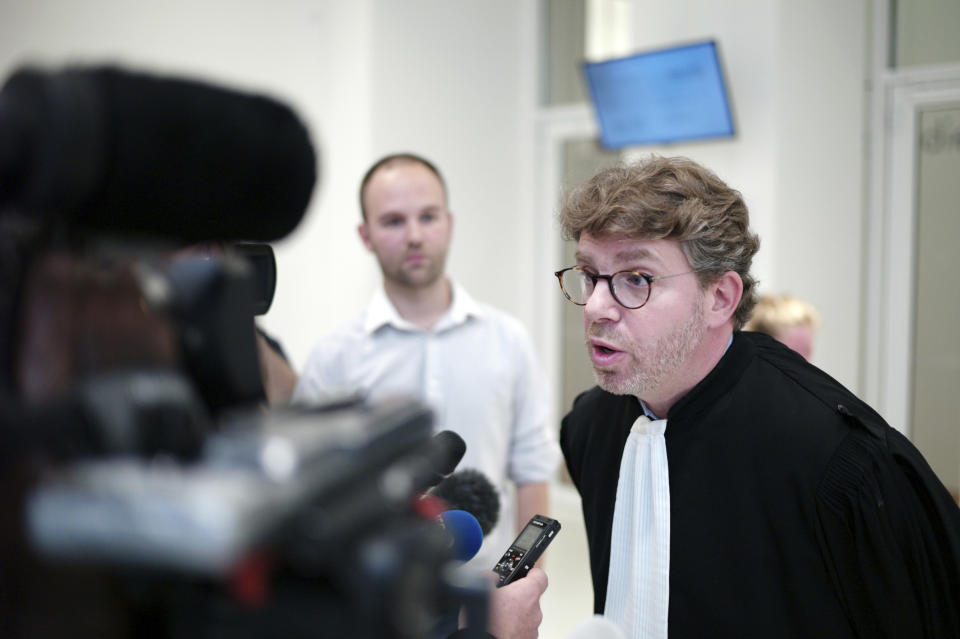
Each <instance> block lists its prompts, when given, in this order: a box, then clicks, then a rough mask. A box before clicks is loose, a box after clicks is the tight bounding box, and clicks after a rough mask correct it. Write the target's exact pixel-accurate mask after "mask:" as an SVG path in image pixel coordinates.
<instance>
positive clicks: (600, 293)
mask: <svg viewBox="0 0 960 639" xmlns="http://www.w3.org/2000/svg"><path fill="white" fill-rule="evenodd" d="M622 311H623V307H622V306H620V303H619V302H617V300H616V299H614V297H613V291H611V290H610V283H609V282H608V281H607V280H599V279H598V280H597V283H596V284H595V285H594V287H593V291H592V292H591V293H590V296H589V297H588V298H587V303H586V304H585V305H584V307H583V316H584V318H585V319H588V320H590V321H591V322H592V321H597V320H610V321H614V322H615V321H617V320H619V319H620V315H621V313H622Z"/></svg>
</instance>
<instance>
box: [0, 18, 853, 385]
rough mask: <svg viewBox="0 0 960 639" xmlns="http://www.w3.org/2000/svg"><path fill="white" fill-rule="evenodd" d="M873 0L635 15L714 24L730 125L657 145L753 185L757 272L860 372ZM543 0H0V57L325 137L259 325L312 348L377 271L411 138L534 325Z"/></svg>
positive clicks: (461, 247)
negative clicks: (394, 154) (188, 85)
mask: <svg viewBox="0 0 960 639" xmlns="http://www.w3.org/2000/svg"><path fill="white" fill-rule="evenodd" d="M867 2H868V0H858V1H856V2H849V3H839V4H838V3H835V2H830V1H828V0H811V1H809V2H804V3H791V2H787V1H786V0H782V1H781V2H769V1H768V0H725V1H723V2H716V1H711V0H686V1H684V2H679V1H678V2H671V3H662V2H653V1H652V0H637V1H636V2H635V3H634V5H635V6H634V17H633V28H632V33H633V38H634V41H635V42H636V45H637V48H649V47H652V46H657V45H661V44H668V43H672V42H677V41H682V40H691V39H696V38H702V37H706V36H712V37H715V38H717V39H718V41H719V42H720V44H721V47H722V52H723V55H724V58H725V61H726V65H727V72H728V79H729V82H730V86H731V91H732V95H733V99H734V103H735V109H736V118H737V123H738V129H739V132H738V137H737V139H736V140H735V141H733V142H710V143H704V144H698V145H687V146H677V147H671V148H670V149H665V150H663V151H664V152H678V153H680V152H682V153H684V154H688V155H691V156H693V157H695V158H697V159H699V160H701V161H703V162H704V163H705V164H706V165H708V166H710V167H712V168H713V169H714V170H716V171H717V173H719V174H720V176H721V177H723V178H725V179H726V180H728V181H729V182H730V183H731V184H732V185H733V186H735V187H736V188H738V189H740V190H741V191H742V192H743V193H744V195H745V197H746V200H747V202H748V204H749V205H750V206H751V209H752V211H753V216H754V224H755V227H756V229H757V230H758V231H759V232H760V234H761V236H762V239H763V247H762V248H761V253H760V255H759V257H758V258H757V272H758V275H759V276H760V278H761V280H762V286H763V288H764V289H765V290H771V291H773V290H789V291H790V292H793V293H794V294H797V295H799V296H802V297H805V298H808V299H810V300H811V301H813V302H814V303H815V304H816V305H817V306H818V307H819V308H820V310H821V312H822V314H823V316H824V326H823V330H822V332H821V335H820V338H819V342H818V351H817V355H816V360H817V362H818V363H819V364H821V365H822V366H823V367H824V368H825V369H827V370H828V371H830V372H831V373H833V374H834V375H835V376H837V377H838V378H839V379H840V380H841V381H843V382H844V383H846V384H848V385H850V386H853V387H856V385H857V373H858V360H859V354H858V343H859V342H858V333H859V329H860V322H861V318H860V312H859V309H860V277H861V272H862V269H861V266H860V264H861V246H860V240H859V237H860V225H861V219H862V218H861V213H862V204H861V191H862V187H861V179H862V175H861V174H862V170H861V153H862V151H861V149H862V135H863V124H862V123H863V113H862V97H861V96H862V92H863V77H864V75H863V73H864V68H865V63H864V57H863V56H864V51H865V45H864V42H865V37H866V35H865V24H866V18H865V15H864V13H865V5H866V3H867ZM536 6H537V5H536V2H534V0H524V1H522V2H516V1H514V0H490V1H488V2H482V3H481V2H449V1H444V0H405V1H404V2H395V1H392V0H357V1H352V2H337V1H335V0H277V1H275V2H272V3H269V4H268V3H264V2H260V1H258V0H235V1H232V2H226V1H221V2H190V1H189V0H169V1H168V2H165V3H162V4H150V5H146V4H143V3H127V2H122V1H121V0H87V1H86V2H84V3H83V6H82V8H81V7H80V3H76V4H66V3H62V2H58V1H56V0H33V1H32V2H30V3H23V2H18V1H15V0H0V73H2V74H3V75H4V76H6V75H7V74H8V73H9V72H10V71H11V70H12V69H13V68H15V67H16V66H17V65H18V64H19V63H21V62H23V61H25V60H39V61H41V62H49V63H52V64H59V63H61V62H63V61H66V60H74V59H77V58H81V59H86V60H91V61H103V60H105V59H110V60H116V61H120V62H123V63H129V64H132V65H133V64H135V65H138V66H141V67H146V68H149V69H157V70H165V71H177V72H187V73H190V74H194V75H195V74H201V75H203V76H207V77H210V78H213V79H216V80H218V81H222V82H225V83H228V84H235V85H238V86H241V87H244V88H249V89H256V90H262V91H265V92H267V93H271V94H273V95H275V96H277V97H279V98H281V99H284V100H286V101H288V102H290V103H291V104H292V105H293V106H294V107H295V108H296V109H297V110H298V111H299V112H300V114H301V116H302V117H303V118H304V120H305V121H306V122H307V124H308V126H309V127H310V129H311V131H312V133H313V136H314V140H315V142H316V143H317V144H318V147H319V149H320V152H321V157H322V174H323V179H322V184H321V186H320V188H319V189H318V190H317V192H316V193H315V195H314V199H313V202H312V205H311V210H310V212H309V213H308V215H307V217H306V219H305V221H304V223H303V224H302V225H301V227H300V228H299V229H298V230H297V231H296V232H295V233H294V234H293V235H292V236H291V237H290V238H288V239H286V240H284V241H282V242H280V243H278V244H277V250H278V261H279V268H280V281H279V284H278V290H277V296H276V299H275V302H274V308H273V310H271V312H270V314H269V315H268V316H267V317H266V318H264V324H265V326H266V327H267V328H268V329H269V330H270V331H271V332H273V333H275V334H276V335H277V336H278V337H279V338H280V339H281V340H282V342H283V343H284V345H285V346H286V347H287V349H288V351H289V352H290V355H291V356H292V359H293V361H294V363H295V364H296V365H300V364H302V363H303V361H304V358H305V357H306V354H307V352H308V351H309V348H310V345H311V344H312V343H313V341H314V340H315V339H316V337H317V336H318V335H320V334H321V333H322V332H325V331H327V330H329V329H331V328H332V327H333V326H334V325H335V324H336V323H338V322H340V321H341V320H343V319H344V318H346V317H347V316H349V315H350V314H352V313H353V312H355V311H356V310H357V309H359V308H360V307H361V306H362V305H363V303H364V302H365V301H366V299H367V297H368V296H369V294H370V292H371V291H372V289H373V287H375V286H376V285H377V283H378V281H379V273H378V272H377V270H376V266H375V264H374V262H373V260H372V259H371V258H370V257H369V256H368V255H367V254H366V253H365V251H364V250H363V248H362V246H361V244H360V243H359V241H358V240H357V239H356V234H355V226H356V223H357V221H358V217H359V212H358V208H357V204H356V187H357V182H358V180H359V178H360V176H361V174H362V173H363V171H364V169H365V168H366V166H367V165H368V164H369V163H370V162H372V161H373V160H374V159H376V158H377V157H379V156H380V155H381V154H383V153H387V152H391V151H397V150H412V151H416V152H421V153H424V154H426V155H427V156H429V157H431V158H433V159H434V160H436V161H437V163H438V164H439V165H440V167H441V169H442V170H443V171H444V172H445V174H446V177H447V179H448V182H449V186H450V194H451V202H452V207H453V210H454V214H455V216H456V218H455V219H456V225H455V239H454V245H453V251H452V254H451V263H450V268H451V271H452V273H453V274H454V276H455V277H456V278H458V279H459V280H461V281H462V282H463V283H464V284H466V285H467V286H468V287H469V288H470V289H471V290H473V291H474V292H475V293H476V294H477V296H478V297H480V298H482V299H485V300H487V301H490V302H491V303H494V304H496V305H499V306H501V307H503V308H505V309H506V310H508V311H511V312H513V313H515V314H516V315H518V316H519V317H520V318H521V320H523V321H524V322H525V323H526V324H527V325H528V327H529V328H530V329H531V331H533V332H537V331H538V330H539V328H540V327H538V322H539V321H540V315H541V309H539V308H537V306H536V304H535V303H534V300H536V299H537V295H536V294H535V291H536V290H537V288H535V287H541V286H553V285H554V284H553V282H552V279H551V277H550V275H549V273H548V272H546V271H544V269H543V265H542V264H541V262H542V261H543V260H542V259H538V258H537V251H536V250H535V247H536V246H537V244H538V241H539V240H538V238H539V237H540V236H542V234H543V233H553V232H554V227H553V225H552V224H550V225H549V226H545V225H544V224H545V223H544V220H545V219H548V220H552V218H551V217H550V216H551V215H552V211H547V212H546V213H545V212H544V211H541V210H537V205H536V204H535V202H534V195H533V193H534V186H535V181H536V180H535V176H534V174H535V169H536V168H537V167H536V164H535V162H536V161H537V160H536V157H535V155H534V147H533V143H534V137H533V135H534V133H533V131H534V117H533V113H534V108H535V96H536V91H535V88H536V86H537V78H536V69H535V64H536V53H537V50H538V41H537V33H536V30H537V24H536V15H537V12H536ZM480 265H484V267H485V268H484V269H483V270H481V269H480V268H479V266H480ZM551 266H554V265H551ZM544 348H550V345H549V344H545V345H544V344H541V350H543V349H544ZM545 355H548V356H547V357H546V358H545V359H547V360H548V361H550V360H551V359H552V358H551V357H550V356H549V354H545Z"/></svg>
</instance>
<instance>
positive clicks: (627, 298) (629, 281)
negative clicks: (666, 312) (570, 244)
mask: <svg viewBox="0 0 960 639" xmlns="http://www.w3.org/2000/svg"><path fill="white" fill-rule="evenodd" d="M610 284H611V287H610V288H611V289H612V293H613V296H614V298H616V300H617V301H618V302H620V304H622V305H623V306H626V307H627V308H638V307H640V306H643V305H644V303H646V301H647V297H649V295H650V283H649V282H648V281H647V279H646V278H645V277H643V276H642V275H639V274H637V273H633V272H631V271H621V272H619V273H615V274H614V275H613V277H612V279H611V281H610ZM593 289H594V279H593V278H592V277H591V276H590V275H588V274H587V273H585V272H584V271H582V270H580V269H569V270H567V271H564V273H563V290H564V291H566V293H567V295H569V296H570V299H571V300H572V301H573V302H574V303H575V304H586V303H587V300H588V299H589V298H590V295H591V294H592V293H593Z"/></svg>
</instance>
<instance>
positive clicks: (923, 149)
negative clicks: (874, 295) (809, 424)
mask: <svg viewBox="0 0 960 639" xmlns="http://www.w3.org/2000/svg"><path fill="white" fill-rule="evenodd" d="M919 124H920V125H919V127H918V131H919V136H920V137H919V139H918V140H917V143H918V144H919V149H918V150H919V153H918V157H919V165H918V167H917V247H916V255H917V270H916V283H915V290H916V300H915V307H914V335H913V340H914V349H913V350H914V355H913V356H914V361H913V402H912V403H913V408H912V428H911V433H912V439H913V441H914V443H915V444H916V446H917V448H919V449H920V451H921V452H922V453H923V455H924V457H926V458H927V461H928V462H929V463H930V466H931V467H932V468H933V470H934V472H936V473H937V475H938V476H939V477H940V480H941V481H942V482H943V483H944V484H945V485H946V486H947V488H948V489H949V490H950V491H951V492H953V494H954V497H956V496H957V493H958V491H960V404H957V401H956V395H957V389H960V330H958V326H957V318H960V278H957V276H956V274H957V273H958V272H960V253H958V252H957V250H956V242H957V238H960V214H958V211H957V202H960V180H957V176H958V175H960V105H951V106H950V107H949V108H946V109H937V110H928V111H921V112H920V123H919ZM904 301H905V302H906V301H908V300H904Z"/></svg>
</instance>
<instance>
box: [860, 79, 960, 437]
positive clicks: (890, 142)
mask: <svg viewBox="0 0 960 639" xmlns="http://www.w3.org/2000/svg"><path fill="white" fill-rule="evenodd" d="M881 84H882V87H878V88H880V91H878V97H877V98H876V100H875V102H874V104H875V109H878V110H879V114H877V116H876V117H875V118H874V140H876V141H877V142H878V144H877V146H876V149H877V151H876V152H875V153H874V157H873V162H874V170H873V173H872V178H873V179H872V185H871V190H872V194H873V198H872V200H873V205H872V206H871V210H870V213H869V217H868V226H867V240H868V246H869V248H868V250H869V256H870V257H869V264H868V269H867V309H866V310H867V313H866V331H865V335H866V339H865V356H864V381H865V394H866V399H867V401H868V402H869V403H870V404H872V405H873V406H875V407H876V409H877V410H878V411H879V412H880V413H881V414H882V415H883V416H884V417H885V418H886V419H887V421H888V422H889V423H890V424H891V425H892V426H893V427H894V428H897V429H898V430H900V431H901V432H903V433H904V434H906V435H908V436H909V435H910V430H911V424H910V420H911V414H912V410H911V402H912V388H911V386H912V375H913V364H912V362H913V329H914V327H913V320H914V300H915V297H916V292H915V286H914V281H915V274H916V254H915V252H916V218H917V167H918V161H919V158H918V149H917V132H918V122H919V115H920V112H921V111H923V110H926V109H929V108H932V107H941V106H943V107H951V106H953V107H956V106H960V65H957V66H948V67H941V68H937V69H920V70H911V71H899V72H884V73H883V74H882V77H881ZM878 127H879V130H878Z"/></svg>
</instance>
